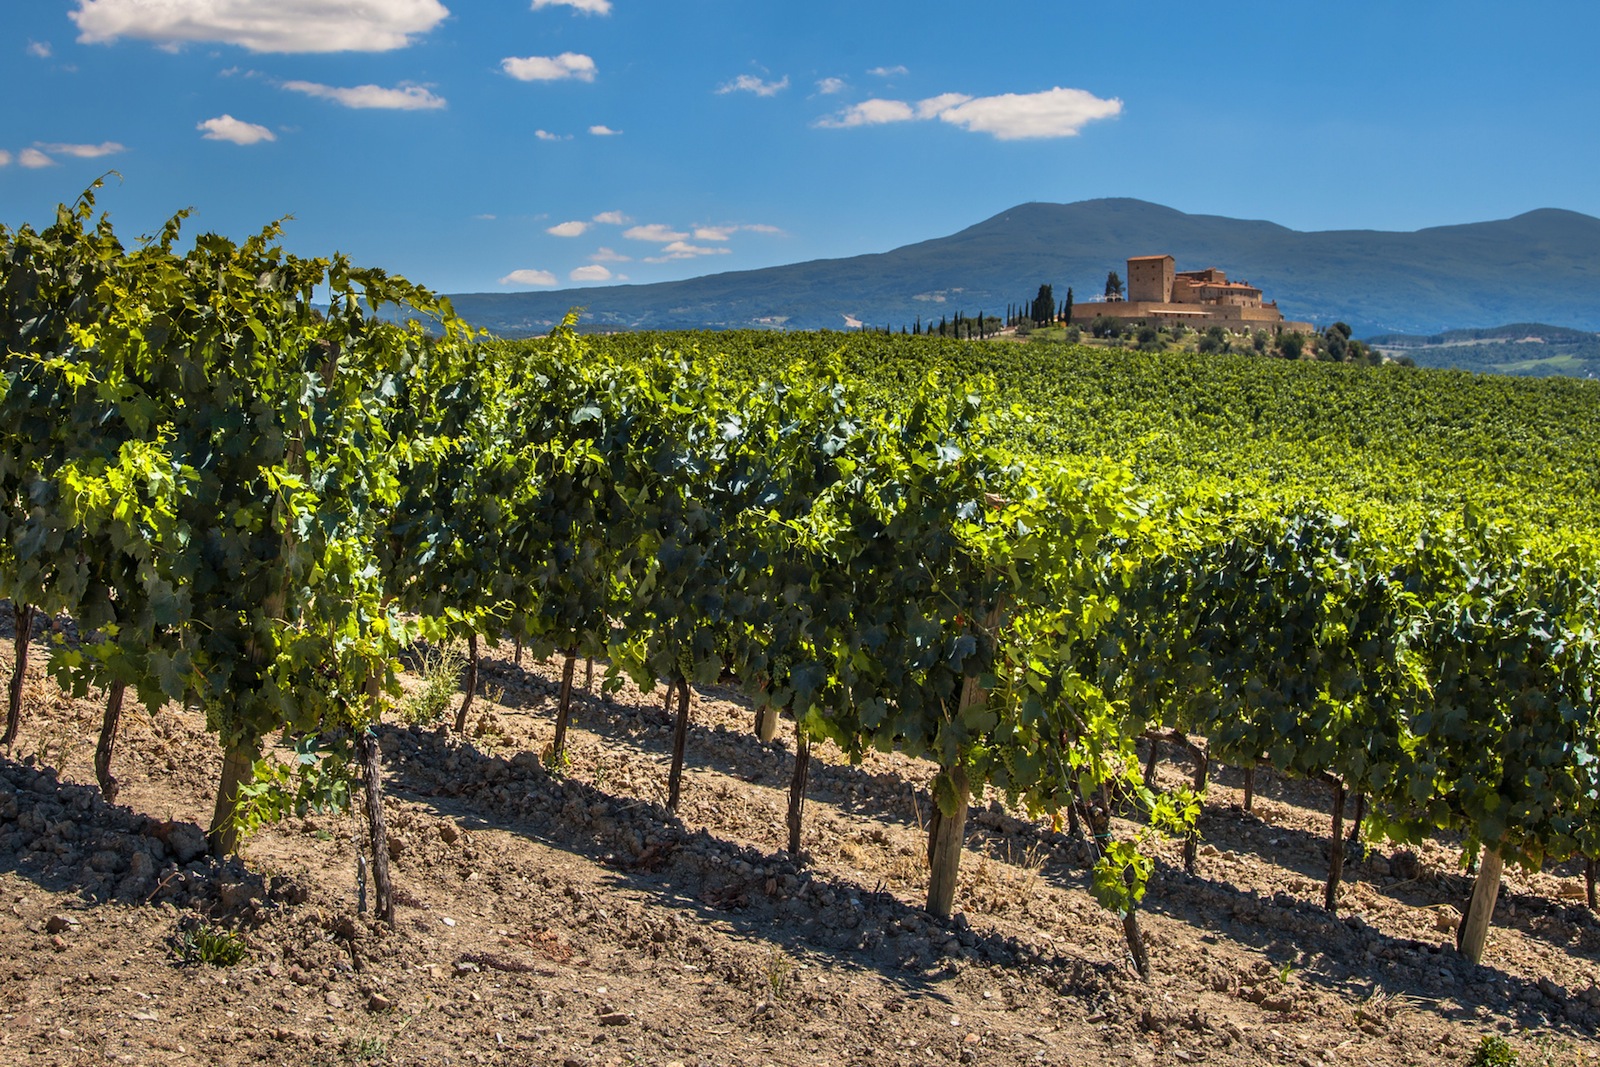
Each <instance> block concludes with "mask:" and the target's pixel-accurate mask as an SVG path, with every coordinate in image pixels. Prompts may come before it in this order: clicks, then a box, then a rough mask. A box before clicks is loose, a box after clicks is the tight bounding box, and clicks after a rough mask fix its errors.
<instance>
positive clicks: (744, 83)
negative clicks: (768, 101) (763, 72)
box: [717, 74, 789, 96]
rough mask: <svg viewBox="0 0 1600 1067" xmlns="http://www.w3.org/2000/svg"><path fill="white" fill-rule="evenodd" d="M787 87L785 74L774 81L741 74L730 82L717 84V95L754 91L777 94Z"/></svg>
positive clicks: (761, 94) (758, 94)
mask: <svg viewBox="0 0 1600 1067" xmlns="http://www.w3.org/2000/svg"><path fill="white" fill-rule="evenodd" d="M787 88H789V76H788V75H787V74H785V75H784V76H783V77H782V78H779V79H778V80H777V81H775V82H764V81H762V80H761V79H760V78H758V77H756V76H755V75H754V74H741V75H739V76H738V77H737V78H735V79H733V81H731V82H726V83H724V84H722V85H719V86H717V93H718V95H722V94H725V93H754V94H755V95H756V96H777V95H778V94H779V93H781V92H783V91H784V90H785V89H787Z"/></svg>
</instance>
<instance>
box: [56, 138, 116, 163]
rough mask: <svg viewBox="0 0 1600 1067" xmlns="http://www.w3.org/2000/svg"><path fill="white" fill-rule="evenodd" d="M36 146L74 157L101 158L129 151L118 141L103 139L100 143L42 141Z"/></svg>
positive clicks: (60, 154)
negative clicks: (54, 142)
mask: <svg viewBox="0 0 1600 1067" xmlns="http://www.w3.org/2000/svg"><path fill="white" fill-rule="evenodd" d="M34 147H35V148H37V149H39V150H40V151H43V152H49V153H50V154H51V155H54V156H71V157H72V158H74V159H99V158H100V157H101V156H114V155H116V154H117V153H118V152H126V151H127V148H125V147H124V146H122V145H121V144H118V143H117V142H116V141H102V142H101V143H99V144H46V143H45V142H43V141H40V142H37V143H36V144H35V145H34Z"/></svg>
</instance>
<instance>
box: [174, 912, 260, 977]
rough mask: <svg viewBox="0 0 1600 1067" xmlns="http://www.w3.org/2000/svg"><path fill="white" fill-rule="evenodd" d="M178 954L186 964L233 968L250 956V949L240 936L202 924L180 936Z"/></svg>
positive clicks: (182, 932)
mask: <svg viewBox="0 0 1600 1067" xmlns="http://www.w3.org/2000/svg"><path fill="white" fill-rule="evenodd" d="M177 953H178V957H179V958H180V959H181V960H183V962H184V963H209V964H210V965H211V966H213V967H232V966H233V965H234V964H236V963H238V962H240V961H241V960H243V959H244V958H245V957H246V956H247V955H249V954H250V949H249V948H248V947H247V946H246V945H245V943H244V939H243V938H241V937H240V936H239V935H238V934H236V933H233V932H232V931H230V930H222V929H219V928H217V927H215V926H210V925H207V924H206V923H201V924H200V925H199V926H197V927H195V928H194V929H192V930H184V931H181V932H180V933H179V934H178V944H177Z"/></svg>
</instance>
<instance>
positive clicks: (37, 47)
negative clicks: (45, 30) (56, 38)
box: [28, 41, 51, 59]
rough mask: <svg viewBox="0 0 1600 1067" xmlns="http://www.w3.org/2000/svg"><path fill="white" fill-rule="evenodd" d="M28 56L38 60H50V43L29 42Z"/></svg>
mask: <svg viewBox="0 0 1600 1067" xmlns="http://www.w3.org/2000/svg"><path fill="white" fill-rule="evenodd" d="M28 54H29V55H30V56H33V57H35V58H37V59H49V58H50V55H51V48H50V42H49V41H29V42H28Z"/></svg>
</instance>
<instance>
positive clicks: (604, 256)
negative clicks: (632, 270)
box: [589, 245, 633, 263]
mask: <svg viewBox="0 0 1600 1067" xmlns="http://www.w3.org/2000/svg"><path fill="white" fill-rule="evenodd" d="M589 260H590V262H593V263H632V262H633V257H632V256H625V255H623V254H622V253H621V252H618V251H617V250H616V249H614V248H607V247H605V246H604V245H601V246H600V248H599V249H598V250H596V252H595V254H594V255H592V256H590V257H589Z"/></svg>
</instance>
